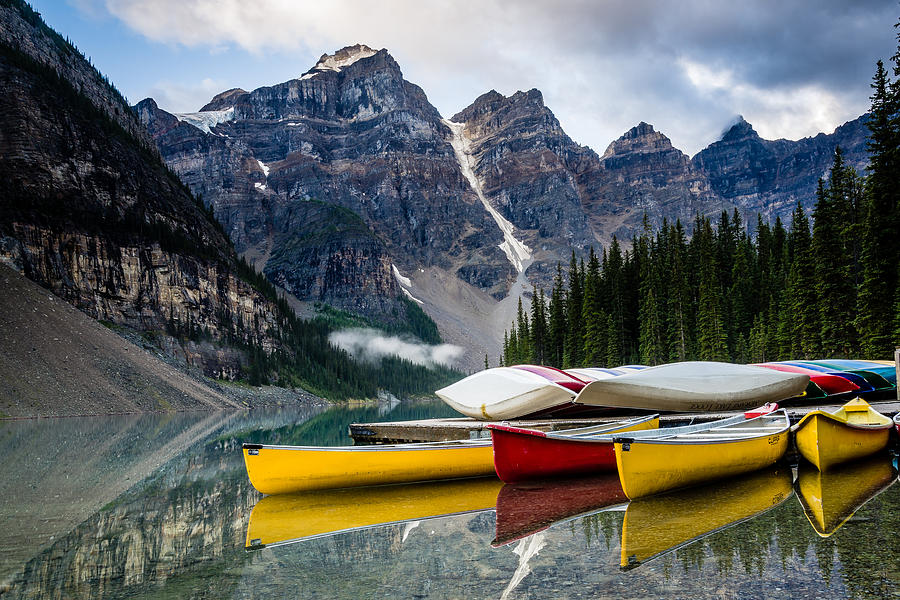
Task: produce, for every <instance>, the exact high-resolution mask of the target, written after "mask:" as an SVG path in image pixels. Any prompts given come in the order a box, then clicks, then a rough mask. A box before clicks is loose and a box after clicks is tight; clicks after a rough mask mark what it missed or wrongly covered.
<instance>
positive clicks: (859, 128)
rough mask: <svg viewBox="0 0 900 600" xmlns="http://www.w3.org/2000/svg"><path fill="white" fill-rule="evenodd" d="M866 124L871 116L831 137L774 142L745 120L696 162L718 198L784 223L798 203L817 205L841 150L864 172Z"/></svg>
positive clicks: (806, 206)
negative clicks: (817, 195)
mask: <svg viewBox="0 0 900 600" xmlns="http://www.w3.org/2000/svg"><path fill="white" fill-rule="evenodd" d="M866 120H867V117H866V116H862V117H859V118H858V119H855V120H853V121H850V122H848V123H845V124H844V125H841V126H840V127H838V128H837V129H836V130H835V131H834V133H831V134H824V133H820V134H819V135H817V136H815V137H809V138H803V139H801V140H798V141H789V140H775V141H770V140H764V139H762V138H761V137H760V136H759V134H758V133H756V131H755V130H754V129H753V127H752V126H751V125H750V124H749V123H747V122H746V121H745V120H744V119H743V118H740V119H739V120H738V122H737V123H736V124H734V125H733V126H732V127H731V128H730V129H728V131H726V132H725V134H724V135H723V136H722V139H721V140H719V141H718V142H714V143H712V144H710V145H709V147H707V148H705V149H704V150H701V151H700V152H698V153H697V155H696V156H694V158H693V161H692V162H693V164H694V166H695V167H696V168H697V169H698V170H699V171H700V172H702V173H703V174H704V175H705V176H706V178H707V179H708V181H709V185H710V187H711V188H712V189H713V191H715V193H716V194H718V195H719V196H721V197H722V198H724V199H726V200H729V201H731V202H734V203H735V204H736V205H738V206H739V207H740V208H741V209H742V210H743V211H745V212H746V213H761V214H762V215H764V216H765V217H767V218H770V219H773V220H774V218H775V217H776V216H780V217H782V219H784V218H785V217H789V215H790V212H791V210H793V208H794V207H795V206H796V205H797V202H802V203H803V206H804V207H805V208H807V209H808V210H811V209H812V207H813V206H814V205H815V193H816V183H817V181H818V179H819V178H820V177H823V176H826V175H827V173H828V170H829V169H830V168H831V163H832V160H833V158H834V149H835V148H836V147H837V146H840V147H841V149H842V150H843V152H844V160H845V161H846V163H847V164H849V165H852V166H854V167H856V169H857V170H859V171H862V170H863V169H864V168H865V166H866V164H868V154H867V152H866V135H867V134H868V129H867V128H866V125H865V123H866Z"/></svg>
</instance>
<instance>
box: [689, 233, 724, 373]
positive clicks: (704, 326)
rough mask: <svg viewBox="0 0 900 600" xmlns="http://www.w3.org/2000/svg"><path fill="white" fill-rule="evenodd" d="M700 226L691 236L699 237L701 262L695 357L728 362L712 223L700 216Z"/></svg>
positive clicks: (698, 244)
mask: <svg viewBox="0 0 900 600" xmlns="http://www.w3.org/2000/svg"><path fill="white" fill-rule="evenodd" d="M699 225H700V230H699V231H697V230H695V231H694V237H695V238H699V240H698V242H697V248H698V251H699V265H700V272H699V276H700V285H699V288H698V303H699V306H698V310H697V329H698V331H697V343H698V356H699V358H700V360H720V361H727V360H728V359H729V356H728V346H727V334H726V331H725V323H724V311H723V304H724V303H723V298H722V289H721V282H720V279H719V268H718V261H717V260H716V248H715V242H714V236H713V231H712V226H711V225H710V223H709V220H707V219H703V220H702V221H701V223H700V224H699Z"/></svg>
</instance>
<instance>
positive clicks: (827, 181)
mask: <svg viewBox="0 0 900 600" xmlns="http://www.w3.org/2000/svg"><path fill="white" fill-rule="evenodd" d="M898 39H900V36H898ZM891 63H892V68H891V73H888V69H887V68H886V67H885V65H884V63H883V61H878V63H877V66H876V71H875V75H874V77H873V80H872V84H871V88H872V94H871V96H870V99H871V110H870V114H869V120H868V128H869V135H868V140H867V148H868V151H869V161H870V162H869V166H868V167H867V169H866V171H865V173H862V174H860V173H857V171H856V170H855V169H854V168H853V167H852V166H849V165H846V164H845V163H844V160H843V156H842V153H841V149H840V148H837V149H836V150H835V153H834V160H833V164H832V166H831V169H830V171H829V173H827V174H826V177H824V178H822V179H820V180H819V185H818V189H817V194H816V196H817V197H816V205H815V207H814V208H813V210H812V219H811V220H810V217H809V215H808V214H807V212H806V210H805V209H804V207H803V206H802V205H799V204H798V205H797V206H796V208H795V210H794V212H793V215H792V220H791V223H790V224H789V226H787V227H786V226H785V224H784V223H782V221H781V220H780V219H776V221H775V223H774V224H771V223H768V222H766V221H764V220H763V219H762V218H761V217H759V216H758V217H757V220H756V223H745V222H744V221H743V220H742V218H741V215H740V214H739V213H738V212H737V211H736V210H735V211H734V212H733V213H732V214H730V215H729V214H728V213H727V212H723V213H722V214H721V215H720V216H719V218H718V219H710V218H708V217H704V216H698V217H696V218H695V220H694V222H693V223H692V224H691V225H690V232H688V231H686V228H685V226H684V225H683V224H682V223H681V222H680V221H679V222H675V223H668V222H664V223H663V225H662V227H661V228H660V229H659V230H658V231H655V232H654V231H651V230H650V227H649V225H647V224H646V223H647V220H646V218H645V227H644V231H643V232H642V233H641V235H639V236H636V237H635V238H633V239H632V240H631V247H630V248H628V249H623V247H622V245H621V244H620V242H619V241H618V240H617V239H615V238H613V240H612V243H611V244H610V245H609V247H608V248H603V249H602V250H601V251H600V253H599V254H598V253H597V252H596V251H595V250H594V248H591V249H590V251H589V253H588V256H587V257H581V258H580V259H579V258H577V257H576V255H575V253H574V252H573V253H572V258H571V261H570V264H569V268H568V273H566V274H565V275H564V273H563V269H562V267H561V266H559V265H558V266H557V273H556V278H555V281H554V285H553V289H552V290H551V291H550V293H549V295H547V294H545V292H544V291H543V290H537V289H535V290H534V292H533V296H532V302H531V308H530V311H526V310H524V309H523V306H522V302H521V299H520V301H519V309H518V315H517V318H516V320H515V321H514V322H513V323H512V326H511V328H510V329H509V330H508V331H507V332H506V334H505V336H504V343H503V354H502V356H501V357H500V361H501V364H507V365H511V364H519V363H536V364H544V365H550V366H555V367H563V368H567V367H577V366H594V367H615V366H619V365H624V364H628V363H642V364H646V365H657V364H663V363H669V362H677V361H685V360H717V361H728V362H738V363H754V362H764V361H773V360H788V359H816V358H826V357H827V358H866V359H890V358H893V350H894V347H895V346H897V345H900V289H898V277H900V275H898V273H900V235H898V234H900V186H898V182H900V50H898V52H897V53H896V54H894V56H893V57H892V58H891ZM811 221H812V224H811Z"/></svg>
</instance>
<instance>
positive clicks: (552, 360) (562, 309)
mask: <svg viewBox="0 0 900 600" xmlns="http://www.w3.org/2000/svg"><path fill="white" fill-rule="evenodd" d="M548 313H549V314H548V324H547V325H548V343H547V347H548V353H547V357H546V358H547V364H549V365H551V366H553V367H562V365H563V354H564V353H565V344H566V327H567V325H568V319H567V317H566V304H565V289H564V288H563V276H562V267H561V266H560V265H559V263H557V265H556V278H555V279H554V280H553V291H552V292H551V294H550V307H549V309H548Z"/></svg>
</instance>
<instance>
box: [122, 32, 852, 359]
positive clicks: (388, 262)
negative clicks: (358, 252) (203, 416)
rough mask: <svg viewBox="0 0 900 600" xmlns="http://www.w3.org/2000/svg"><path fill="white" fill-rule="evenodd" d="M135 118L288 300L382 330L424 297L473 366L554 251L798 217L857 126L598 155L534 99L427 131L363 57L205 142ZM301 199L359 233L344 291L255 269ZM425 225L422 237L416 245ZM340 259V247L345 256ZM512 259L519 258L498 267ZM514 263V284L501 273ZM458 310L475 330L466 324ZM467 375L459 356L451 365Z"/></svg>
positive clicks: (257, 108)
mask: <svg viewBox="0 0 900 600" xmlns="http://www.w3.org/2000/svg"><path fill="white" fill-rule="evenodd" d="M323 65H333V67H328V68H326V67H325V66H323ZM286 90H289V93H288V92H286ZM326 90H327V92H326ZM149 102H152V99H148V100H144V101H142V102H141V103H139V104H138V105H137V107H136V108H137V110H138V111H139V112H140V113H141V114H142V115H150V116H149V117H148V118H144V117H142V120H144V121H145V123H146V125H147V126H148V127H149V128H150V131H152V132H154V133H153V135H154V139H155V140H156V142H157V144H158V145H159V148H160V151H161V153H162V155H163V156H164V158H165V159H166V160H167V163H168V164H169V165H170V167H171V168H172V169H173V170H175V171H176V172H177V173H179V175H180V176H181V177H182V178H183V179H184V180H185V181H186V182H187V183H188V185H189V186H190V187H191V188H192V189H193V190H194V191H195V192H196V193H199V194H202V196H203V198H204V200H205V201H206V202H208V203H209V204H210V205H211V206H212V207H213V209H214V211H215V212H216V214H217V216H218V217H219V218H220V220H222V221H223V222H224V223H226V227H227V229H228V231H229V234H230V235H231V237H232V239H233V240H235V243H236V245H237V246H238V249H239V250H241V251H244V252H250V253H251V254H252V255H253V256H255V257H257V258H258V259H259V260H260V261H261V262H260V263H259V265H258V266H260V267H261V268H263V269H264V270H265V272H266V275H267V276H268V277H270V279H273V280H275V281H278V282H279V283H280V284H282V285H286V287H290V289H292V290H294V291H295V292H297V294H298V297H300V298H301V299H305V300H313V301H322V302H326V303H332V304H334V305H336V306H338V307H340V308H345V309H348V310H363V311H368V312H367V315H368V316H370V317H375V318H376V319H383V320H390V318H391V317H390V314H391V311H392V310H395V309H394V308H392V306H395V305H394V304H393V303H394V302H395V301H394V300H392V298H396V297H399V295H400V293H401V292H402V293H406V294H410V295H412V296H413V297H415V298H417V299H421V298H422V296H423V295H427V296H429V297H430V299H428V300H426V302H425V309H426V312H430V313H431V314H433V315H436V318H437V319H438V323H439V325H440V326H441V327H442V333H443V334H445V337H446V336H448V335H449V336H450V337H451V338H454V339H456V340H466V339H467V338H470V337H471V336H472V330H473V329H476V330H478V329H480V330H485V331H489V332H490V334H489V338H490V339H488V340H487V341H486V342H485V343H483V344H473V345H474V346H477V348H476V351H477V352H478V354H477V356H481V355H482V350H486V351H487V353H488V354H492V355H496V353H497V348H498V347H499V346H498V345H499V340H500V338H501V336H502V331H503V328H505V326H508V323H509V322H510V321H511V319H512V317H513V316H514V314H513V313H514V311H513V310H512V309H511V308H510V305H511V304H512V302H508V301H507V300H506V299H508V298H510V296H516V297H517V296H518V295H524V296H525V299H526V301H527V299H528V297H529V296H530V288H532V286H534V287H536V288H543V289H549V288H550V287H551V285H552V279H553V276H554V275H555V272H556V264H557V263H563V264H567V263H568V260H569V255H570V254H571V252H572V250H575V252H576V254H583V253H585V252H586V250H587V248H588V247H589V246H591V245H598V244H599V245H605V244H608V243H609V242H610V241H611V240H612V238H613V236H615V237H617V238H619V239H620V240H621V241H623V242H624V243H625V244H626V245H627V243H628V240H629V239H630V238H631V236H632V235H634V234H635V233H637V232H639V231H641V230H642V228H643V221H644V216H645V215H647V216H649V222H650V225H651V227H658V226H660V225H661V223H662V221H663V220H664V219H666V220H668V221H670V222H671V221H674V220H675V219H681V220H682V221H683V222H686V221H689V220H693V218H694V217H695V216H697V215H705V216H710V217H718V214H719V213H720V212H722V211H723V210H724V211H727V212H729V213H731V212H733V211H735V210H737V211H738V212H739V213H740V214H741V215H742V216H743V217H744V219H745V222H749V223H755V222H756V220H755V214H756V213H759V214H762V215H763V216H764V218H766V219H774V218H775V217H776V216H782V218H783V219H784V218H786V217H787V216H788V215H789V214H790V211H791V209H792V208H793V207H794V206H796V203H797V202H798V201H799V202H803V203H804V205H805V206H806V207H807V208H808V209H809V208H811V206H812V199H813V198H814V192H815V181H817V179H818V178H819V177H821V176H823V175H824V174H825V173H826V172H827V169H828V167H829V166H830V157H831V155H832V153H833V151H834V146H835V145H837V143H838V141H840V142H842V146H845V153H846V154H847V155H848V156H849V162H850V163H851V164H854V165H858V168H861V166H862V162H863V161H864V154H865V142H864V139H865V132H864V131H863V129H864V127H863V125H864V123H863V121H861V119H863V118H862V117H861V118H860V119H857V120H855V121H852V122H848V123H847V124H844V125H842V126H841V127H839V128H838V129H837V130H836V131H835V132H834V133H832V134H824V133H823V134H819V135H818V136H815V137H811V138H804V139H803V140H798V141H796V142H791V141H786V140H775V141H769V140H763V139H762V138H761V137H759V135H758V134H757V133H756V132H755V130H754V129H753V127H752V125H750V124H749V123H747V122H746V121H745V120H744V119H743V118H740V119H739V120H738V121H737V122H736V123H734V124H733V125H732V126H731V127H729V128H728V129H727V130H726V131H725V132H723V134H722V136H721V139H720V140H717V141H716V142H714V143H712V144H710V146H708V147H707V148H704V149H703V150H701V151H700V152H698V153H697V154H695V155H694V156H693V157H690V156H688V155H686V154H685V153H684V152H682V151H681V150H680V149H678V148H676V147H674V146H673V145H672V143H671V140H669V138H668V137H666V136H665V134H664V133H662V132H659V131H656V130H655V129H654V127H653V126H652V125H651V124H649V123H646V122H641V123H638V124H637V125H636V126H635V127H633V128H631V129H629V130H628V131H626V132H625V133H624V134H623V135H622V136H621V137H620V138H619V139H617V140H614V141H613V142H611V143H610V145H609V146H608V147H607V149H606V151H605V152H604V153H603V155H599V154H598V153H597V152H596V151H594V150H593V149H591V148H589V147H586V146H582V145H580V144H578V143H576V142H574V141H573V140H572V139H571V138H570V137H569V136H568V135H567V134H566V132H565V131H564V130H563V129H562V127H561V125H560V123H559V121H558V120H557V119H556V117H555V115H554V114H553V112H552V111H551V110H550V109H549V108H548V107H547V106H546V105H545V104H544V100H543V95H542V94H541V92H540V91H539V90H537V89H531V90H528V91H519V92H516V93H515V94H512V95H510V96H504V95H503V94H500V93H499V92H497V91H496V90H489V91H488V92H485V93H484V94H481V95H480V96H478V97H477V98H476V99H475V100H474V101H473V102H472V103H471V104H470V105H469V106H467V107H465V108H463V109H462V110H460V111H459V112H457V113H456V114H455V115H453V116H452V117H450V118H449V119H447V120H446V121H442V120H441V116H440V114H439V113H438V111H437V109H436V108H434V106H432V105H431V104H430V103H429V102H428V100H427V97H426V96H425V93H424V91H423V90H422V89H421V88H419V87H418V86H416V85H415V84H413V83H410V82H408V81H406V80H405V79H404V78H403V75H402V71H401V70H400V66H399V65H398V64H397V63H396V61H395V60H394V59H393V57H391V56H390V53H389V52H388V51H387V50H386V49H380V50H374V49H372V48H369V47H368V46H365V45H356V46H349V47H346V48H343V49H340V50H338V51H336V52H335V53H333V54H323V56H322V58H320V59H319V62H317V65H316V66H313V67H312V68H311V69H309V70H308V71H307V72H306V73H304V74H303V75H302V76H301V77H299V78H297V79H293V80H289V81H287V82H283V83H281V84H275V85H273V86H267V87H261V88H257V89H256V90H253V91H250V92H246V91H244V90H240V89H238V88H236V89H233V90H226V91H225V92H222V93H220V94H217V95H216V96H215V97H214V99H213V100H212V101H211V102H210V103H208V104H207V105H206V106H205V107H204V109H210V110H213V109H214V110H216V111H226V110H231V109H233V110H234V116H233V117H229V118H228V119H223V120H221V122H218V123H216V124H215V125H214V126H213V127H212V128H211V129H210V131H208V132H204V131H202V130H199V129H196V128H195V130H194V131H193V132H192V133H186V132H185V131H181V130H180V129H179V128H180V127H187V126H188V123H185V122H184V121H181V122H180V124H179V125H177V126H174V127H173V122H172V116H170V115H169V113H166V112H165V111H162V110H161V109H158V107H156V110H154V111H149V110H148V108H150V107H149V106H148V103H149ZM167 115H169V116H167ZM178 118H180V117H178ZM201 125H202V124H201ZM263 131H266V132H267V134H268V137H267V138H265V137H262V132H263ZM271 140H275V141H274V142H272V141H271ZM454 154H455V156H454ZM454 158H455V160H454ZM216 173H218V175H212V176H210V174H216ZM467 173H468V175H467ZM251 188H252V189H251ZM309 199H317V200H319V201H321V202H324V203H325V204H326V205H334V206H342V207H344V208H346V209H349V210H351V211H353V212H354V213H355V214H357V215H358V216H359V217H360V218H361V219H362V221H363V222H364V223H365V224H366V226H367V227H368V229H369V230H370V232H372V233H373V234H374V238H372V239H373V243H374V246H372V252H373V253H374V254H372V255H371V256H372V257H373V258H375V256H376V254H377V256H378V258H376V260H375V261H374V262H372V263H371V266H370V267H364V266H363V265H362V263H360V262H359V260H357V259H352V258H351V259H349V260H348V262H347V264H346V268H347V269H348V270H347V274H348V277H337V278H336V279H335V280H334V281H331V282H330V283H329V285H328V286H325V287H327V288H328V289H329V290H331V291H330V292H322V290H323V289H325V288H324V287H321V286H320V287H318V288H313V287H309V286H306V287H304V286H302V285H300V282H302V281H309V280H312V281H321V280H322V276H321V275H314V274H313V273H305V274H304V273H303V268H302V267H297V268H294V269H293V271H294V272H293V273H291V272H290V271H291V270H292V269H291V268H288V267H287V266H286V263H285V261H281V264H280V265H275V264H270V265H268V266H264V263H267V262H271V258H270V257H271V256H273V252H274V254H277V255H283V254H284V253H283V250H280V249H279V248H281V247H282V246H285V245H288V246H290V245H291V244H293V242H291V241H290V239H291V238H292V237H294V236H297V235H299V236H300V237H302V236H303V227H304V225H303V223H301V222H299V221H298V219H297V218H296V216H294V217H292V216H291V214H290V211H291V210H296V207H299V206H300V205H301V204H302V202H304V201H308V200H309ZM291 206H293V207H295V208H294V209H291V208H290V207H291ZM376 207H377V209H376ZM436 211H440V214H441V216H442V220H441V226H440V228H439V229H435V228H434V227H435V225H436V224H435V225H431V224H429V226H428V227H426V228H424V230H423V228H422V224H423V223H425V222H426V219H430V218H433V215H434V213H435V212H436ZM289 223H290V225H288V224H289ZM431 223H434V221H431ZM292 228H293V229H292ZM333 233H334V235H335V236H336V237H335V239H331V240H329V242H328V243H327V244H324V245H323V246H322V247H324V248H328V249H329V250H328V251H327V252H326V254H329V255H330V256H331V257H332V258H331V259H328V258H326V257H324V256H323V257H320V259H319V260H320V261H322V262H323V264H324V263H329V261H331V262H330V263H329V264H332V265H335V268H336V269H340V268H341V267H340V266H339V265H337V264H336V263H335V260H337V259H336V258H335V257H336V256H337V255H338V254H339V251H338V249H339V248H342V247H344V246H343V245H344V244H345V241H342V240H341V239H340V235H339V234H338V232H333ZM411 233H412V235H410V234H411ZM379 239H380V240H381V243H377V242H375V240H379ZM454 239H455V240H457V241H456V242H453V241H451V240H454ZM353 243H355V242H352V241H350V240H347V241H346V244H347V247H349V248H352V246H353ZM514 247H519V248H520V250H519V251H518V252H519V254H520V256H519V258H517V259H515V260H514V259H513V258H511V257H512V255H511V254H510V251H511V248H514ZM522 249H527V252H526V254H522V252H523V251H524V250H522ZM504 254H506V255H507V257H504ZM526 255H527V260H526V264H525V265H524V268H526V269H527V271H526V272H525V274H522V273H518V270H519V269H521V268H523V266H522V259H523V257H524V256H526ZM304 260H308V259H304ZM338 262H340V261H339V260H338ZM392 269H397V270H398V271H397V272H398V273H399V274H400V278H398V277H393V282H394V284H396V285H392V284H390V283H389V281H390V280H391V278H390V277H388V276H387V275H388V273H389V272H390V271H391V270H392ZM332 272H334V271H332ZM350 273H353V275H352V276H349V274H350ZM366 273H368V275H366ZM448 278H452V279H455V280H458V281H459V282H460V284H459V285H461V286H462V287H458V284H455V283H454V284H453V286H452V287H453V288H454V289H459V291H460V293H461V294H462V297H468V298H475V297H480V295H481V294H484V293H487V294H488V296H489V297H490V298H492V299H493V300H486V302H487V304H484V302H485V301H482V300H479V301H478V302H477V303H476V304H477V305H478V306H479V307H480V308H478V309H477V310H475V309H472V306H474V305H466V304H465V303H464V304H463V305H460V304H458V302H456V301H455V300H454V301H452V302H451V301H449V300H446V299H442V298H438V297H437V296H436V295H435V294H434V293H432V292H428V293H426V288H427V289H431V288H430V287H429V286H430V285H431V283H427V281H432V282H433V281H444V282H449V279H448ZM350 279H355V280H356V283H354V284H351V283H350ZM368 279H372V280H373V281H382V282H384V284H383V285H381V286H380V287H379V286H375V287H374V288H373V289H378V290H380V291H379V292H378V293H381V294H383V295H384V297H385V301H383V302H376V303H370V304H369V305H368V306H367V307H360V306H358V303H357V304H354V302H356V300H355V296H356V295H357V294H356V290H355V289H354V288H355V286H356V285H357V284H358V285H363V286H367V285H370V284H368V283H366V282H367V280H368ZM290 281H293V282H294V284H293V285H290V286H288V285H287V284H288V282H290ZM401 281H406V282H408V283H407V284H404V285H401V283H400V282H401ZM467 287H470V288H471V289H470V290H468V291H465V292H463V291H462V290H463V289H464V288H467ZM304 290H306V291H304ZM314 290H318V291H314ZM304 296H305V297H304ZM466 302H468V301H466ZM491 302H496V303H497V304H496V305H495V307H494V308H493V309H491V308H488V307H489V306H490V305H491ZM501 305H503V306H505V307H506V308H504V309H501V308H500V306H501ZM467 310H472V311H474V312H477V313H479V314H480V315H481V316H480V317H478V319H476V322H470V319H469V315H466V314H465V313H466V311H467ZM496 321H501V322H502V324H501V325H500V326H498V325H497V323H496ZM460 322H466V323H468V324H467V325H460V324H459V323H460ZM451 329H453V330H454V331H453V332H451ZM469 344H471V342H469ZM470 347H471V346H470ZM476 364H477V363H476V362H474V360H473V359H472V358H471V357H470V362H469V367H470V368H472V367H474V365H476Z"/></svg>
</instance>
